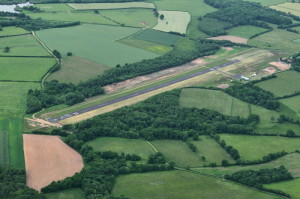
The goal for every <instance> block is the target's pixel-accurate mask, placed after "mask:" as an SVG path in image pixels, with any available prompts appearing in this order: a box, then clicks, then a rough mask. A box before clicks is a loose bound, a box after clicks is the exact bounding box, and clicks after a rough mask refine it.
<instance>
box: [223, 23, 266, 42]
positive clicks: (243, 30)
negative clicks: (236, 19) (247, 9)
mask: <svg viewBox="0 0 300 199" xmlns="http://www.w3.org/2000/svg"><path fill="white" fill-rule="evenodd" d="M263 31H266V29H265V28H260V27H256V26H251V25H245V26H238V27H235V28H232V29H230V30H229V31H228V34H229V35H233V36H237V37H243V38H247V39H249V38H250V37H251V36H252V35H255V34H257V33H260V32H263Z"/></svg>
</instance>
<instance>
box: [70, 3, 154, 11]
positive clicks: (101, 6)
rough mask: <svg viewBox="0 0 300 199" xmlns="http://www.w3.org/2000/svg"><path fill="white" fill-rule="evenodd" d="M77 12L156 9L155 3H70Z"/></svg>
mask: <svg viewBox="0 0 300 199" xmlns="http://www.w3.org/2000/svg"><path fill="white" fill-rule="evenodd" d="M68 5H69V6H71V7H72V8H74V9H75V10H110V9H124V8H149V9H153V8H155V6H154V4H153V3H146V2H126V3H69V4H68Z"/></svg>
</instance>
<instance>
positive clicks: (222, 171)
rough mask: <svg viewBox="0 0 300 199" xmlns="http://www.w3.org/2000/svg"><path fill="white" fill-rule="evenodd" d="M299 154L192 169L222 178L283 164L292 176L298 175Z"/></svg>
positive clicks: (297, 176)
mask: <svg viewBox="0 0 300 199" xmlns="http://www.w3.org/2000/svg"><path fill="white" fill-rule="evenodd" d="M299 163H300V154H299V153H291V154H288V155H286V156H283V157H281V158H279V159H277V160H274V161H271V162H268V163H265V164H258V165H249V166H230V167H217V168H209V167H206V168H193V169H192V170H194V171H197V172H200V173H205V174H209V175H213V176H216V177H221V178H223V177H224V175H226V174H232V173H234V172H237V171H242V170H259V169H267V168H278V167H280V166H282V165H283V166H284V167H285V168H287V169H288V171H289V172H290V173H291V174H292V175H293V177H294V178H299V177H300V165H299Z"/></svg>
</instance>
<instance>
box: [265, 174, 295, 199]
mask: <svg viewBox="0 0 300 199" xmlns="http://www.w3.org/2000/svg"><path fill="white" fill-rule="evenodd" d="M264 187H266V188H268V189H275V190H281V191H283V192H285V193H288V194H290V196H291V198H292V199H300V178H297V179H294V180H289V181H284V182H278V183H273V184H266V185H264Z"/></svg>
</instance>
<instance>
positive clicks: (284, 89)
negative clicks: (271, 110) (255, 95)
mask: <svg viewBox="0 0 300 199" xmlns="http://www.w3.org/2000/svg"><path fill="white" fill-rule="evenodd" d="M276 76H277V78H273V79H269V80H266V81H262V82H259V83H257V84H255V85H256V86H258V87H260V88H262V89H264V90H266V91H270V92H271V93H273V94H274V95H275V96H277V97H282V96H284V95H290V94H294V93H295V92H299V91H300V84H299V78H300V73H299V72H296V71H292V70H291V71H285V72H282V73H278V74H276Z"/></svg>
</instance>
